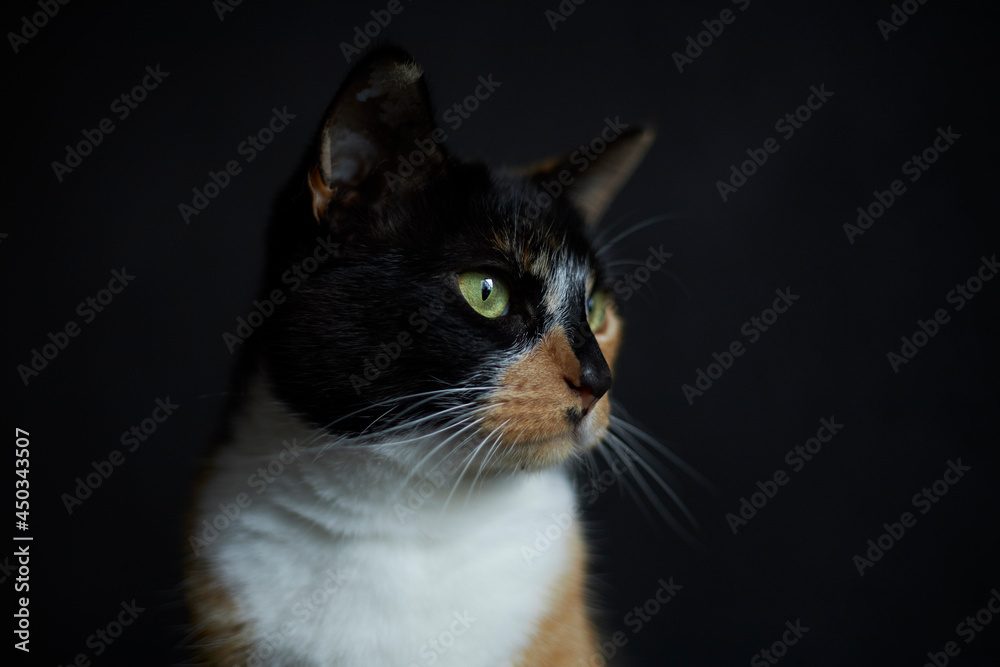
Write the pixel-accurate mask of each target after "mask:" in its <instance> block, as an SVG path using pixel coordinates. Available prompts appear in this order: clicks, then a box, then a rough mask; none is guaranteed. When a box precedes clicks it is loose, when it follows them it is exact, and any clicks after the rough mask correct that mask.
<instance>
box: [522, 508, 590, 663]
mask: <svg viewBox="0 0 1000 667" xmlns="http://www.w3.org/2000/svg"><path fill="white" fill-rule="evenodd" d="M565 539H567V540H570V563H569V567H568V568H567V569H566V571H565V572H564V573H563V575H562V577H560V579H559V581H558V582H557V583H556V585H555V586H554V587H553V589H552V591H550V594H551V596H552V604H551V606H550V608H549V612H548V614H547V615H546V616H545V618H543V619H542V621H541V623H539V625H538V629H537V630H536V631H535V635H534V636H533V637H532V639H531V644H530V645H529V646H528V648H527V649H526V650H525V651H524V653H523V654H521V657H520V659H519V660H518V661H517V663H516V664H517V665H518V667H542V666H543V665H544V667H578V666H579V665H589V664H590V657H591V656H590V654H591V653H592V651H593V650H594V631H593V628H592V626H591V623H590V620H589V619H588V618H587V604H586V595H585V589H584V579H585V575H584V570H585V565H586V562H585V561H586V554H585V553H584V547H583V539H582V538H581V536H580V534H579V529H578V528H575V529H574V530H572V531H571V532H569V533H567V535H566V537H565Z"/></svg>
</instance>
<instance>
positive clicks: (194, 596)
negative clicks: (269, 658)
mask: <svg viewBox="0 0 1000 667" xmlns="http://www.w3.org/2000/svg"><path fill="white" fill-rule="evenodd" d="M203 565H204V563H196V562H194V561H192V562H191V563H189V564H188V566H187V568H186V576H185V578H184V587H185V589H186V593H187V599H188V606H189V608H190V609H191V616H192V626H193V630H194V635H195V638H196V639H195V648H196V651H197V653H198V656H199V657H200V658H201V659H202V660H203V661H204V662H205V663H206V664H209V665H220V666H227V665H242V664H244V660H245V658H246V657H247V653H248V652H249V651H250V646H251V642H250V639H249V633H248V631H247V630H248V629H247V627H246V622H245V621H243V620H242V618H241V616H240V612H239V608H238V607H237V606H236V603H235V602H234V601H233V599H232V597H230V595H229V594H228V593H227V592H226V591H225V589H224V588H223V587H222V585H221V584H220V583H219V582H218V581H216V580H215V579H214V578H213V577H212V574H211V573H210V572H209V571H208V570H206V569H205V568H204V567H203Z"/></svg>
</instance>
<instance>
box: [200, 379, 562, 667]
mask: <svg viewBox="0 0 1000 667" xmlns="http://www.w3.org/2000/svg"><path fill="white" fill-rule="evenodd" d="M245 414H246V417H244V418H243V419H241V420H239V421H238V423H237V424H236V426H235V429H234V438H233V442H231V443H229V444H227V445H226V446H225V448H224V449H223V450H222V451H221V453H220V455H219V457H218V460H217V467H216V471H215V473H214V474H213V475H212V476H211V477H210V478H209V480H208V482H207V484H206V487H205V489H204V490H203V493H202V495H201V497H200V500H199V506H198V514H199V516H198V517H197V519H196V522H195V524H196V525H197V526H202V525H204V524H203V523H202V521H203V520H208V521H209V522H210V523H211V522H212V521H213V520H214V519H216V518H217V517H218V516H219V515H223V516H224V515H225V513H226V509H228V511H229V514H230V515H232V514H233V513H234V511H233V508H234V506H235V507H239V505H240V504H241V502H240V501H242V504H244V505H246V506H245V507H243V508H241V509H240V515H239V517H238V518H236V519H232V520H230V521H229V525H228V526H226V527H225V528H224V529H223V530H220V531H219V534H218V537H216V538H215V539H214V540H213V541H212V542H211V544H209V545H208V546H206V547H204V548H203V549H202V550H201V553H200V554H199V556H198V558H199V559H205V561H204V564H207V565H208V567H209V570H210V577H211V578H212V579H214V580H216V581H220V582H221V583H222V584H223V586H224V587H225V589H226V590H227V592H228V593H229V595H230V596H231V597H232V599H233V600H234V602H235V603H236V605H237V606H238V608H239V614H240V616H241V617H242V619H243V620H244V621H245V622H246V623H247V627H248V628H249V631H250V632H251V633H252V636H253V641H254V643H255V646H254V648H253V649H252V650H251V651H250V652H249V653H247V654H246V655H245V656H243V657H242V658H241V659H240V662H239V663H238V664H249V665H255V664H262V665H263V664H266V665H293V664H294V665H337V666H350V667H354V666H357V667H362V666H364V667H382V666H384V667H424V666H425V665H426V666H429V665H438V666H442V667H448V666H452V665H454V666H459V665H461V666H462V667H476V666H480V665H481V666H483V667H497V666H498V665H500V666H502V665H507V664H512V662H513V661H514V660H515V659H516V658H517V656H518V655H519V654H520V653H521V652H522V651H523V650H524V649H525V648H526V647H527V645H528V644H529V642H530V640H531V637H532V635H533V634H534V632H535V631H536V629H537V626H538V623H539V621H540V620H541V618H542V617H543V616H544V615H545V613H546V611H547V608H548V606H549V604H550V603H551V591H552V588H553V586H554V584H555V583H556V582H557V580H558V578H559V576H560V575H561V574H562V573H563V572H564V570H565V568H566V567H567V562H568V559H569V558H570V553H569V549H570V544H569V543H570V540H568V539H562V538H564V537H566V536H567V535H568V533H569V532H571V531H576V529H577V527H576V526H575V525H573V524H574V522H575V519H573V518H572V517H573V516H574V513H573V508H574V493H573V490H572V488H571V484H570V482H569V480H568V477H567V475H566V474H565V472H564V471H562V470H548V471H543V472H533V473H529V474H524V475H515V476H512V477H509V478H503V479H497V478H491V479H487V480H482V479H480V480H479V481H477V482H476V483H475V485H474V487H473V488H472V489H471V490H470V489H469V486H468V484H467V483H459V486H458V487H457V488H455V487H454V483H455V482H454V480H448V481H447V482H446V483H445V482H444V477H443V476H437V475H431V476H430V477H425V476H423V475H416V476H414V475H411V469H408V468H407V466H406V465H405V462H406V461H411V462H412V461H415V460H420V459H421V458H423V454H425V453H427V452H429V451H430V450H431V448H432V447H433V446H434V444H435V443H436V442H439V441H440V437H441V436H435V437H432V438H428V439H420V440H414V441H411V442H407V443H404V444H401V445H393V446H391V447H386V448H384V451H382V450H380V449H378V448H377V447H372V446H365V447H359V446H356V445H355V446H351V445H350V443H338V444H336V445H334V446H332V447H330V448H329V449H327V451H326V452H324V453H323V454H322V455H320V456H318V457H317V451H318V450H317V449H316V448H315V447H306V448H305V449H302V448H301V446H302V445H304V444H306V443H310V442H311V441H312V440H313V434H312V431H310V430H309V429H308V428H307V427H306V426H305V425H304V424H303V423H302V422H301V421H299V420H297V419H295V418H294V417H292V416H291V415H289V414H288V413H287V411H285V410H284V409H283V408H282V407H281V406H280V404H279V403H277V402H275V401H273V400H270V399H269V397H267V396H266V395H264V394H260V395H259V396H258V398H257V399H256V400H255V401H254V404H253V405H251V406H250V407H249V408H248V409H247V411H246V413H245ZM392 447H396V448H399V447H408V448H409V449H407V450H405V451H406V452H408V454H409V455H408V456H396V454H397V453H398V452H400V451H402V450H400V449H396V450H395V452H394V451H393V450H392ZM452 461H453V466H454V465H455V464H458V463H459V462H460V461H461V456H460V455H457V456H456V458H454V459H452ZM463 465H464V464H463ZM458 467H459V468H461V466H458ZM441 468H445V469H447V468H448V460H446V461H445V463H444V464H443V465H441V466H440V467H439V468H438V469H439V470H440V469H441ZM476 468H477V466H475V465H473V466H470V472H475V470H476ZM453 489H454V493H452V491H453ZM240 494H245V496H242V497H241V496H240ZM247 499H248V500H247ZM220 504H221V505H222V507H221V508H220ZM224 524H225V522H224V521H219V522H218V523H217V525H224ZM540 534H541V535H542V536H546V537H544V538H542V539H541V540H540V537H539V536H540ZM540 547H541V548H540Z"/></svg>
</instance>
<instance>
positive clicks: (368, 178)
mask: <svg viewBox="0 0 1000 667" xmlns="http://www.w3.org/2000/svg"><path fill="white" fill-rule="evenodd" d="M433 133H434V120H433V113H432V111H431V104H430V97H429V95H428V93H427V85H426V83H425V81H424V75H423V71H422V70H421V69H420V66H419V65H417V63H416V62H414V60H413V58H411V57H410V55H409V54H407V53H406V52H404V51H402V50H400V49H395V48H387V49H382V50H380V51H377V52H375V53H373V54H372V55H370V56H369V57H368V58H366V59H365V60H363V61H362V62H360V63H359V64H358V65H357V67H355V68H354V70H353V71H352V72H351V73H350V75H349V76H348V78H347V80H346V81H345V82H344V84H343V85H342V86H341V88H340V90H339V91H338V92H337V95H336V97H335V98H334V100H333V103H332V104H331V105H330V109H329V111H328V112H327V117H326V121H325V122H324V124H323V129H322V131H321V133H320V138H319V145H318V147H317V148H318V150H317V157H316V164H315V165H314V166H313V167H312V169H311V170H310V173H309V189H310V190H311V191H312V200H313V201H312V208H313V215H314V216H315V217H316V220H317V221H324V220H326V219H330V220H334V221H335V220H336V218H337V217H338V214H339V212H341V211H344V210H346V209H349V208H351V207H354V206H357V205H359V204H361V205H372V204H378V203H379V202H380V201H382V200H383V199H384V198H386V197H389V196H391V195H392V193H393V192H395V191H396V190H398V189H407V188H409V187H413V186H414V185H415V184H418V183H419V182H420V181H421V180H422V178H423V177H424V176H425V175H426V174H427V172H428V170H430V169H433V168H435V167H436V166H438V165H440V164H441V163H442V162H443V161H444V151H443V150H442V149H441V147H440V146H439V145H438V144H439V143H440V141H435V140H434V137H433V136H432V135H433ZM414 152H417V153H419V156H418V158H415V159H413V160H411V159H410V156H411V155H413V154H414Z"/></svg>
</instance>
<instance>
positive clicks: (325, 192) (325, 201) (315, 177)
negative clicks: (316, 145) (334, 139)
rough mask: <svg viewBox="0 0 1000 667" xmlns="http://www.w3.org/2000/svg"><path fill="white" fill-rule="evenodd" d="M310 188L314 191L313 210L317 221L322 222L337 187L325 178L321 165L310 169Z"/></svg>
mask: <svg viewBox="0 0 1000 667" xmlns="http://www.w3.org/2000/svg"><path fill="white" fill-rule="evenodd" d="M309 190H310V191H311V192H312V212H313V217H314V218H316V222H322V221H323V217H324V216H325V215H326V208H327V206H329V205H330V201H331V200H332V199H333V197H334V195H335V194H336V193H337V188H331V187H330V186H329V185H327V184H326V181H324V180H323V175H322V174H320V172H319V165H317V166H315V167H313V168H312V169H310V170H309Z"/></svg>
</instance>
